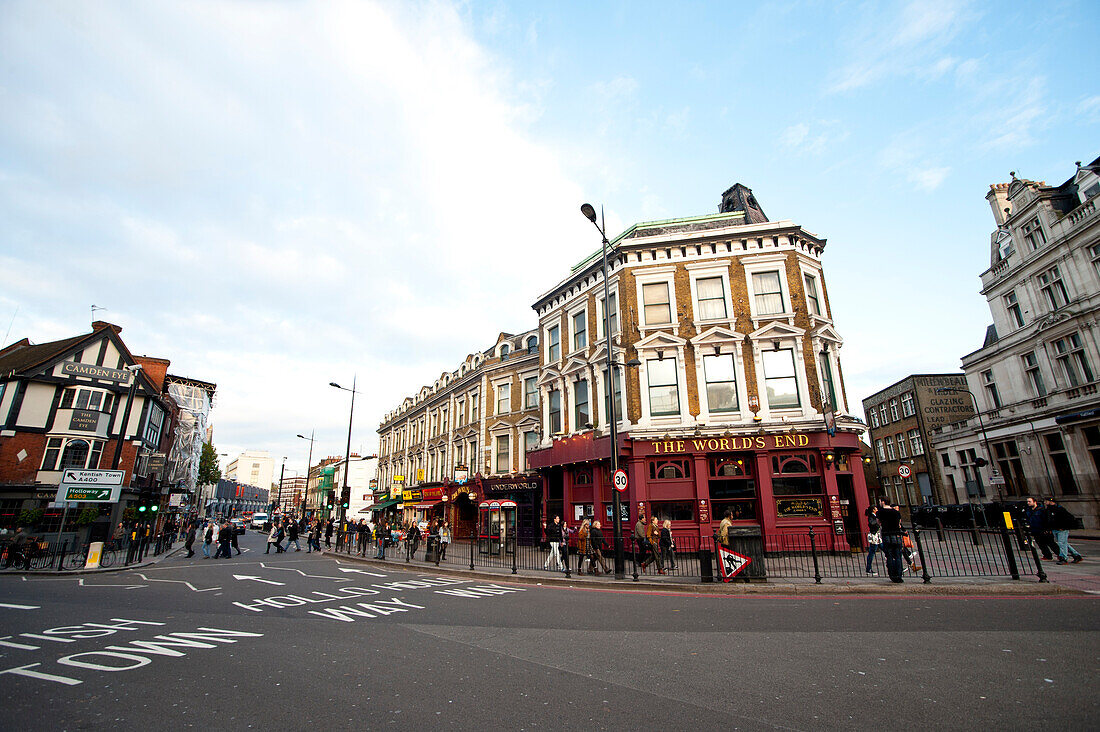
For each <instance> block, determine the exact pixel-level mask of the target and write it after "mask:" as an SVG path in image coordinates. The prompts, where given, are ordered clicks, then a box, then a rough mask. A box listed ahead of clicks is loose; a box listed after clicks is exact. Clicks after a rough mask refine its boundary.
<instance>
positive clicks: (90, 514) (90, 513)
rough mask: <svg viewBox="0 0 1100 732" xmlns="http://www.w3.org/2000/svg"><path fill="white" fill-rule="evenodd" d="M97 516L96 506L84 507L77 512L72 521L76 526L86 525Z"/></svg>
mask: <svg viewBox="0 0 1100 732" xmlns="http://www.w3.org/2000/svg"><path fill="white" fill-rule="evenodd" d="M97 518H99V509H98V508H84V509H81V511H80V513H79V514H77V517H76V519H74V521H73V523H75V524H76V525H77V526H87V525H88V524H90V523H92V522H93V521H95V520H96V519H97Z"/></svg>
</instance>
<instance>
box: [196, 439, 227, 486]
mask: <svg viewBox="0 0 1100 732" xmlns="http://www.w3.org/2000/svg"><path fill="white" fill-rule="evenodd" d="M221 477H222V471H221V468H220V467H219V466H218V453H217V452H215V451H214V446H213V445H212V444H210V443H209V442H205V443H203V446H202V457H201V458H199V478H198V480H199V485H210V484H211V483H217V482H218V481H219V480H221Z"/></svg>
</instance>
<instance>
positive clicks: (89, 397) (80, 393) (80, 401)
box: [61, 387, 115, 412]
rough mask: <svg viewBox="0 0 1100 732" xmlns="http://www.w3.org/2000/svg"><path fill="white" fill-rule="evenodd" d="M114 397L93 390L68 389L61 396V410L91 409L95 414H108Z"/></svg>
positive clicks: (110, 394)
mask: <svg viewBox="0 0 1100 732" xmlns="http://www.w3.org/2000/svg"><path fill="white" fill-rule="evenodd" d="M114 401H115V395H114V394H112V393H110V392H103V391H97V390H95V389H81V388H76V387H70V388H68V389H66V390H65V392H64V393H63V394H62V395H61V409H91V410H93V411H96V412H109V411H111V407H112V406H113V405H114Z"/></svg>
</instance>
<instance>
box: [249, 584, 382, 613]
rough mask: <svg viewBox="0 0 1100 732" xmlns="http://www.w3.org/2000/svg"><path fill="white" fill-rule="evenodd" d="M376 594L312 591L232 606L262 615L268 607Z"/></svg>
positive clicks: (355, 589)
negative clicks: (303, 594) (305, 593)
mask: <svg viewBox="0 0 1100 732" xmlns="http://www.w3.org/2000/svg"><path fill="white" fill-rule="evenodd" d="M377 594H380V593H379V591H378V590H372V589H369V588H366V587H341V588H339V589H336V590H333V591H332V592H331V593H330V592H318V591H314V592H311V593H310V594H309V595H306V596H304V597H303V596H302V595H278V596H276V597H263V598H259V599H256V600H253V601H252V602H234V603H233V604H234V605H236V606H237V607H243V608H244V609H245V610H251V611H252V612H254V613H262V612H263V611H264V609H265V608H269V607H273V608H283V607H297V606H298V605H307V604H309V603H318V602H333V601H335V600H350V599H351V598H352V597H359V596H361V595H377Z"/></svg>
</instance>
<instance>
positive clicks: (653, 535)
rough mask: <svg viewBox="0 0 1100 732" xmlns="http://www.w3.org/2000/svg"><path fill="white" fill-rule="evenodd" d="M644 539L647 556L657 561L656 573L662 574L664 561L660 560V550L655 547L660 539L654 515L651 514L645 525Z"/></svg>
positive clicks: (659, 530) (658, 527)
mask: <svg viewBox="0 0 1100 732" xmlns="http://www.w3.org/2000/svg"><path fill="white" fill-rule="evenodd" d="M645 540H646V544H647V545H648V548H649V556H650V558H651V560H654V561H656V562H657V573H658V574H664V573H665V567H664V562H662V561H661V555H660V551H659V550H658V548H657V545H658V542H660V540H661V527H660V525H659V524H658V523H657V517H656V516H651V517H650V518H649V524H648V525H646V527H645Z"/></svg>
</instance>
